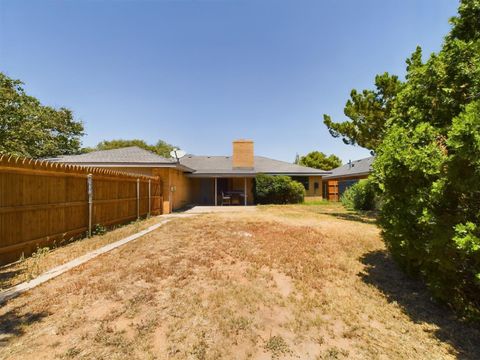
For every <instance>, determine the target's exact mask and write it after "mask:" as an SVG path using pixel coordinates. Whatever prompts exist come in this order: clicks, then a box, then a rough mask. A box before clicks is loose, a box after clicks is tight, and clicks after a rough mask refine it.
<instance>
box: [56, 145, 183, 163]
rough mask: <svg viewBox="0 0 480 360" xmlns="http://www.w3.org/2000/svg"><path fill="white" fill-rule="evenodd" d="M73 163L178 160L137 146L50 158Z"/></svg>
mask: <svg viewBox="0 0 480 360" xmlns="http://www.w3.org/2000/svg"><path fill="white" fill-rule="evenodd" d="M48 160H50V161H57V162H62V163H71V164H79V165H82V164H111V165H113V164H115V165H117V164H139V165H159V164H172V165H175V163H176V161H174V160H173V159H166V158H164V157H162V156H160V155H157V154H154V153H152V152H150V151H147V150H144V149H142V148H139V147H137V146H131V147H125V148H120V149H112V150H100V151H92V152H89V153H86V154H81V155H66V156H59V157H57V158H52V159H48Z"/></svg>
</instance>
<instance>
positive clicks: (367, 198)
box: [341, 179, 377, 211]
mask: <svg viewBox="0 0 480 360" xmlns="http://www.w3.org/2000/svg"><path fill="white" fill-rule="evenodd" d="M341 201H342V204H343V205H344V206H345V207H346V208H347V209H351V210H361V211H367V210H375V209H376V202H377V200H376V194H375V185H374V183H373V182H372V181H370V180H368V179H364V180H360V181H359V182H357V183H356V184H354V185H352V186H350V187H349V188H348V189H347V190H345V192H344V193H343V195H342V198H341Z"/></svg>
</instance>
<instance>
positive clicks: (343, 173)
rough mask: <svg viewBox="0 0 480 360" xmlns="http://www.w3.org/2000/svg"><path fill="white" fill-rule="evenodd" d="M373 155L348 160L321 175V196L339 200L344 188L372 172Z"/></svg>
mask: <svg viewBox="0 0 480 360" xmlns="http://www.w3.org/2000/svg"><path fill="white" fill-rule="evenodd" d="M374 159H375V157H374V156H371V157H368V158H365V159H360V160H355V161H349V162H348V164H345V165H342V166H339V167H338V168H335V169H333V170H330V171H331V174H330V175H326V176H324V177H323V193H322V195H323V197H324V198H325V199H327V200H330V201H339V200H340V198H341V196H342V194H343V193H344V191H345V190H346V189H348V188H349V187H350V186H352V185H353V184H355V183H356V182H358V181H359V180H361V179H366V178H367V177H368V175H369V174H370V173H371V172H372V163H373V160H374Z"/></svg>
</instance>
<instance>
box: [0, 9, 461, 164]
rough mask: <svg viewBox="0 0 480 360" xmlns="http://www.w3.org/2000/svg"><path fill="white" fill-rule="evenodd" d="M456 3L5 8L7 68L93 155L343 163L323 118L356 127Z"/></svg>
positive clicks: (0, 57)
mask: <svg viewBox="0 0 480 360" xmlns="http://www.w3.org/2000/svg"><path fill="white" fill-rule="evenodd" d="M457 6H458V2H457V1H453V0H402V1H398V0H362V1H358V0H325V1H320V0H316V1H303V0H289V1H281V0H276V1H273V0H271V1H267V0H256V1H247V0H224V1H222V0H211V1H193V0H192V1H187V0H185V1H119V0H117V1H108V0H105V1H47V0H43V1H22V0H0V71H3V72H5V73H6V74H7V75H9V76H11V77H13V78H18V79H21V80H22V81H24V82H25V83H26V85H25V89H26V91H27V92H28V93H29V94H31V95H34V96H36V97H38V98H39V99H40V100H41V101H42V102H43V103H45V104H48V105H53V106H65V107H68V108H70V109H72V110H73V111H74V114H75V116H76V118H77V119H80V120H82V121H83V122H84V124H85V130H86V133H87V135H86V136H85V138H84V142H83V143H84V145H85V146H92V145H94V144H96V143H97V142H99V141H101V140H104V139H113V138H141V139H145V140H146V141H147V142H155V141H156V140H157V139H163V140H166V141H168V142H170V143H173V144H176V145H178V146H180V147H181V148H183V149H185V150H187V151H188V152H190V153H194V154H198V155H201V154H209V155H224V154H225V155H227V154H230V152H231V141H232V140H233V139H235V138H251V139H253V140H254V141H255V147H256V149H255V151H256V153H257V154H258V155H265V156H271V157H274V158H277V159H282V160H286V161H293V159H294V157H295V154H296V153H299V154H304V153H307V152H309V151H311V150H320V151H323V152H326V153H335V154H337V155H339V156H340V157H341V158H342V159H343V160H344V161H348V160H349V159H352V160H353V159H357V158H361V157H365V156H368V155H369V153H368V151H367V150H365V149H362V148H359V147H353V146H348V145H344V144H343V142H342V141H341V140H340V139H334V138H332V137H331V136H330V135H329V133H328V131H327V129H326V127H325V126H324V125H323V114H324V113H327V114H330V115H331V116H332V117H333V119H334V120H343V119H345V117H344V115H343V107H344V104H345V102H346V100H347V99H348V97H349V94H350V90H351V89H352V88H357V89H364V88H371V87H372V84H373V79H374V76H375V75H376V74H378V73H383V72H385V71H388V72H390V73H395V74H398V75H400V76H403V75H404V71H405V70H404V69H405V59H406V58H407V57H408V56H409V55H410V54H411V52H413V50H414V49H415V47H416V46H417V45H420V46H422V47H423V49H424V52H425V54H428V53H430V52H432V51H438V50H439V48H440V46H441V43H442V39H443V36H444V35H445V34H446V33H447V32H448V30H449V28H450V26H449V24H448V19H449V18H450V17H451V16H453V15H455V13H456V8H457Z"/></svg>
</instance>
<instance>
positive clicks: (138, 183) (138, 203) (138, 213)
mask: <svg viewBox="0 0 480 360" xmlns="http://www.w3.org/2000/svg"><path fill="white" fill-rule="evenodd" d="M137 219H140V179H137Z"/></svg>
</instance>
